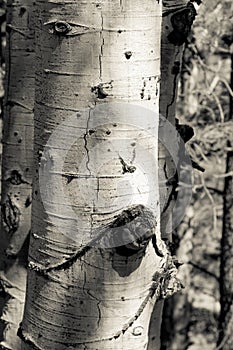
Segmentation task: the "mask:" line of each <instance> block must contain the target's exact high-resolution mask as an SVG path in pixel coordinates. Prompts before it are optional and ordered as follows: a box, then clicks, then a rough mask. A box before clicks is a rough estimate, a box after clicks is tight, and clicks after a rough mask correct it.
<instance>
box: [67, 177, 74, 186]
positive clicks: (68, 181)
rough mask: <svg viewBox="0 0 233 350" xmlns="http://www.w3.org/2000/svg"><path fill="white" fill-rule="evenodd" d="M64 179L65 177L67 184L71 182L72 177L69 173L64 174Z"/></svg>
mask: <svg viewBox="0 0 233 350" xmlns="http://www.w3.org/2000/svg"><path fill="white" fill-rule="evenodd" d="M66 179H67V185H69V184H70V183H71V182H72V180H74V177H73V176H71V175H66Z"/></svg>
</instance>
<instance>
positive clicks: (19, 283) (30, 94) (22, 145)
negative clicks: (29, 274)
mask: <svg viewBox="0 0 233 350" xmlns="http://www.w3.org/2000/svg"><path fill="white" fill-rule="evenodd" d="M32 6H33V3H32V2H31V1H29V0H26V1H18V0H17V1H9V2H8V3H7V27H6V28H7V48H6V89H5V107H4V115H3V158H2V200H1V207H2V226H1V253H0V282H1V288H2V291H3V293H4V296H5V298H4V305H3V310H2V312H1V321H2V323H3V325H4V327H3V334H2V335H1V340H2V341H1V347H2V348H4V349H5V348H6V349H12V350H19V349H20V343H21V342H20V340H19V338H18V337H17V336H16V333H17V329H18V326H19V322H21V320H22V316H23V307H24V298H25V289H26V262H27V244H26V243H25V239H26V238H27V236H28V234H29V230H30V220H31V215H30V214H31V210H30V206H31V185H32V143H33V104H34V53H33V47H34V32H33V30H34V27H33V19H32Z"/></svg>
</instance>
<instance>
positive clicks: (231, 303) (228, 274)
mask: <svg viewBox="0 0 233 350" xmlns="http://www.w3.org/2000/svg"><path fill="white" fill-rule="evenodd" d="M229 37H230V39H231V41H232V42H231V44H230V45H229V49H230V47H231V48H232V47H233V32H232V33H231V35H230V36H229ZM229 51H230V52H231V56H230V57H231V69H232V70H231V76H230V87H231V91H233V54H232V49H230V50H229ZM227 119H228V120H227V121H229V120H233V98H232V96H230V104H229V116H228V118H227ZM226 146H227V148H229V149H231V150H230V151H228V152H227V157H226V174H229V173H231V172H232V170H233V151H232V147H233V144H232V142H231V141H230V140H228V141H227V145H226ZM232 198H233V176H232V175H230V176H227V177H226V179H225V186H224V194H223V228H222V240H221V264H220V304H221V312H220V322H219V324H220V334H219V344H218V345H219V347H218V349H222V350H230V349H231V348H232V344H233V335H232V334H233V286H232V277H233V276H232V275H233V258H232V256H233V202H232Z"/></svg>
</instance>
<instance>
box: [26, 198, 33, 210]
mask: <svg viewBox="0 0 233 350" xmlns="http://www.w3.org/2000/svg"><path fill="white" fill-rule="evenodd" d="M31 203H32V201H31V198H30V197H29V196H28V197H27V199H26V201H25V208H28V207H29V206H30V205H31Z"/></svg>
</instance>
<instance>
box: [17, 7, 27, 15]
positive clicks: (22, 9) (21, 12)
mask: <svg viewBox="0 0 233 350" xmlns="http://www.w3.org/2000/svg"><path fill="white" fill-rule="evenodd" d="M26 11H27V9H26V8H25V7H23V6H22V7H20V10H19V16H20V17H22V16H23V15H24V14H25V12H26Z"/></svg>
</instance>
